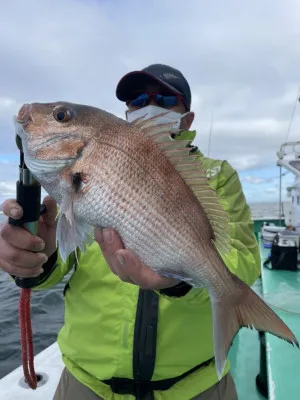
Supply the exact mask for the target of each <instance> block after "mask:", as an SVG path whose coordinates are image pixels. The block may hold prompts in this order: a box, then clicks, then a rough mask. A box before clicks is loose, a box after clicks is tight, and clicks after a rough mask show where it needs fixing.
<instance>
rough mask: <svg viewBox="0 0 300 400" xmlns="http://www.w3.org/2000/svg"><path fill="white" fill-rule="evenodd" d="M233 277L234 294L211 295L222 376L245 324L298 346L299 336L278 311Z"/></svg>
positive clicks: (216, 355)
mask: <svg viewBox="0 0 300 400" xmlns="http://www.w3.org/2000/svg"><path fill="white" fill-rule="evenodd" d="M232 277H233V280H234V285H235V287H233V290H232V292H231V293H232V294H231V295H229V296H228V294H226V295H224V296H221V297H220V298H218V299H212V308H213V327H214V350H215V365H216V371H217V375H218V378H219V380H220V379H221V378H222V375H223V372H224V368H225V364H226V358H227V355H228V351H229V349H230V347H231V344H232V342H233V340H234V337H235V335H236V334H237V333H238V331H239V330H240V328H242V327H248V328H250V329H253V328H255V329H257V330H259V331H264V332H269V333H272V334H273V335H275V336H277V337H279V338H281V339H284V340H286V341H287V342H289V343H291V344H293V345H294V344H295V345H296V346H297V347H298V348H299V343H298V340H297V339H296V337H295V336H294V334H293V333H292V331H291V330H290V329H289V328H288V327H287V325H286V324H285V323H284V322H283V321H282V320H281V319H280V318H279V317H278V316H277V314H276V313H275V312H274V311H273V310H272V309H271V308H270V307H269V306H268V305H267V304H266V303H265V302H264V301H263V300H262V299H261V298H260V297H259V296H258V295H257V294H256V293H255V292H254V291H253V290H252V289H251V288H250V287H249V286H247V285H246V284H245V283H244V282H243V281H241V280H240V279H239V278H238V277H237V276H235V275H232Z"/></svg>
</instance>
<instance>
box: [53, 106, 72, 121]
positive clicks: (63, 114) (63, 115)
mask: <svg viewBox="0 0 300 400" xmlns="http://www.w3.org/2000/svg"><path fill="white" fill-rule="evenodd" d="M53 116H54V118H55V119H56V121H58V122H68V121H70V119H71V118H72V113H71V111H70V110H67V109H61V108H60V109H58V110H54V112H53Z"/></svg>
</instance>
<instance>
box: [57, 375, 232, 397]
mask: <svg viewBox="0 0 300 400" xmlns="http://www.w3.org/2000/svg"><path fill="white" fill-rule="evenodd" d="M53 400H105V399H103V398H102V397H99V396H97V395H96V394H95V393H94V392H93V391H92V390H91V389H89V388H88V387H86V386H85V385H83V384H82V383H80V382H79V381H77V379H75V378H74V377H73V375H71V374H70V372H69V371H68V370H67V369H66V368H65V369H64V370H63V372H62V375H61V378H60V381H59V384H58V386H57V389H56V392H55V395H54V398H53ZM182 400H238V397H237V393H236V390H235V386H234V382H233V379H232V377H231V375H230V374H227V375H226V376H225V377H224V378H223V379H222V380H221V381H220V382H218V383H217V384H216V385H214V386H212V387H211V388H209V389H208V390H205V392H203V393H201V394H199V395H198V396H196V397H194V398H193V399H182Z"/></svg>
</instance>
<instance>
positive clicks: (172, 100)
mask: <svg viewBox="0 0 300 400" xmlns="http://www.w3.org/2000/svg"><path fill="white" fill-rule="evenodd" d="M152 99H153V100H154V102H155V104H156V105H158V106H160V107H165V108H168V107H174V106H176V105H177V104H178V103H179V101H183V102H184V103H185V101H184V98H183V97H182V96H181V95H180V94H178V95H169V96H164V95H162V94H159V93H149V92H145V93H142V94H140V95H139V96H138V97H136V98H134V99H133V100H129V101H127V102H126V105H127V106H134V107H145V106H147V105H148V104H149V103H150V101H151V100H152Z"/></svg>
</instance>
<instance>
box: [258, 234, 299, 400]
mask: <svg viewBox="0 0 300 400" xmlns="http://www.w3.org/2000/svg"><path fill="white" fill-rule="evenodd" d="M260 246H261V256H262V262H263V261H264V260H265V259H266V258H267V257H268V254H269V252H270V249H265V248H264V247H263V244H262V242H261V241H260ZM261 278H262V292H263V296H264V298H265V300H266V301H267V302H268V303H269V304H270V305H272V306H278V307H280V308H282V309H284V310H287V311H290V313H289V312H285V311H281V310H279V309H277V308H274V307H272V308H273V309H274V311H276V313H277V314H278V315H279V316H280V318H281V319H282V320H283V321H284V322H285V323H286V324H287V325H288V327H289V328H290V329H291V330H292V331H293V333H294V335H295V336H296V338H297V339H298V340H299V341H300V272H299V271H297V272H295V271H283V270H269V269H268V268H265V267H262V276H261ZM265 342H266V366H267V375H268V392H269V400H287V399H288V400H297V399H299V398H300V379H299V378H300V350H299V349H297V347H293V346H291V345H290V344H289V343H287V342H285V341H284V340H281V339H279V338H277V337H276V336H274V335H271V334H269V333H266V334H265Z"/></svg>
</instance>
